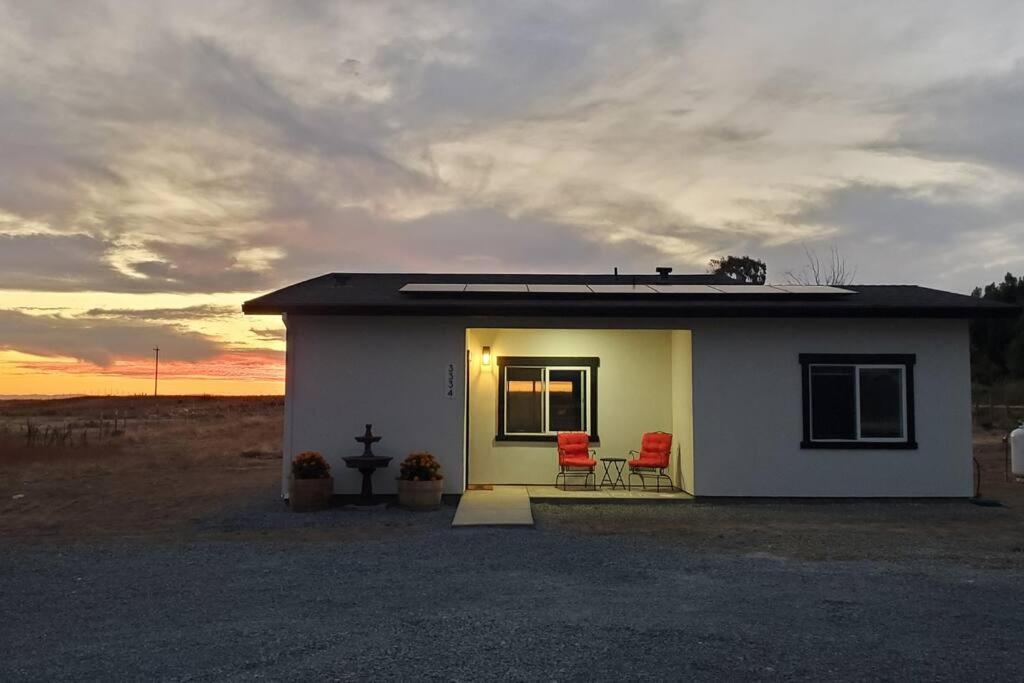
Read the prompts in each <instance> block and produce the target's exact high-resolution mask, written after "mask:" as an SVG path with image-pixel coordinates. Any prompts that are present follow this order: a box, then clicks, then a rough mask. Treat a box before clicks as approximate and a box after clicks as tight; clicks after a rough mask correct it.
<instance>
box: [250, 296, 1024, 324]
mask: <svg viewBox="0 0 1024 683" xmlns="http://www.w3.org/2000/svg"><path fill="white" fill-rule="evenodd" d="M242 313H243V314H245V315H281V314H284V313H289V314H293V315H365V316H403V315H405V316H431V317H433V316H490V317H498V318H502V317H541V318H546V317H573V318H579V317H594V316H602V315H605V316H607V315H611V316H616V317H620V318H665V317H676V318H824V317H829V318H835V317H840V318H912V319H960V320H972V319H982V318H1012V317H1016V316H1019V315H1020V314H1021V309H1020V308H1019V307H1016V306H998V307H996V306H985V307H977V308H965V307H957V306H953V307H907V306H892V307H886V306H877V307H849V306H834V307H829V308H826V307H820V308H818V307H808V306H806V305H794V306H772V307H770V308H769V307H765V306H758V305H748V306H744V305H732V306H728V307H710V306H701V307H687V306H662V307H656V308H655V307H646V308H638V307H633V306H621V305H620V306H607V305H605V306H569V307H565V308H561V309H559V310H552V309H551V308H548V307H541V308H537V307H532V306H528V305H526V306H516V307H509V306H498V307H496V306H494V304H493V303H491V304H487V303H483V302H482V303H481V304H479V305H465V304H437V305H432V306H410V305H408V304H394V305H386V304H362V305H360V304H349V305H338V304H307V305H281V304H273V303H263V302H260V301H259V300H253V301H247V302H245V303H244V304H243V305H242Z"/></svg>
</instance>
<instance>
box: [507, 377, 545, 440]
mask: <svg viewBox="0 0 1024 683" xmlns="http://www.w3.org/2000/svg"><path fill="white" fill-rule="evenodd" d="M505 373H506V374H505V410H506V413H505V415H506V417H505V431H506V432H507V433H508V434H537V433H539V432H542V431H544V419H543V410H544V370H543V368H505Z"/></svg>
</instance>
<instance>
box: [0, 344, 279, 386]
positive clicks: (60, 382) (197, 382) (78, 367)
mask: <svg viewBox="0 0 1024 683" xmlns="http://www.w3.org/2000/svg"><path fill="white" fill-rule="evenodd" d="M152 393H153V359H151V358H150V359H143V358H130V359H127V358H122V359H117V360H115V361H114V363H112V364H111V365H109V366H107V367H100V366H97V365H93V364H91V363H86V362H82V361H79V360H76V359H73V358H42V357H39V356H31V355H27V354H22V353H16V352H9V351H8V352H0V396H19V395H65V394H91V395H130V394H147V395H148V394H152ZM159 393H160V394H167V395H170V394H229V395H255V394H273V395H280V394H283V393H284V354H283V353H280V352H275V351H269V350H253V351H241V350H239V351H227V352H224V353H222V354H219V355H217V356H214V357H212V358H209V359H205V360H201V361H195V362H189V361H173V360H171V361H164V360H163V359H161V361H160V383H159Z"/></svg>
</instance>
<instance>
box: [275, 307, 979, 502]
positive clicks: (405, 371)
mask: <svg viewBox="0 0 1024 683" xmlns="http://www.w3.org/2000/svg"><path fill="white" fill-rule="evenodd" d="M551 324H552V321H550V320H547V319H517V320H509V319H498V318H494V319H487V318H479V317H475V318H432V317H427V318H389V317H380V318H341V317H328V316H325V317H316V316H308V317H304V316H290V317H289V321H288V344H289V352H288V382H287V383H288V391H289V397H288V400H287V402H286V422H287V424H286V430H285V436H286V440H285V445H284V450H285V456H286V460H285V472H287V462H288V460H289V459H290V458H291V456H292V455H294V454H295V453H297V452H299V451H301V450H306V449H314V450H319V451H321V452H322V453H324V454H325V455H327V456H328V458H329V459H330V460H331V462H332V466H333V467H334V474H335V475H336V485H335V488H336V491H338V492H339V493H340V492H356V491H357V490H358V475H357V473H355V472H353V471H351V470H345V469H344V467H343V465H342V463H341V461H340V457H341V456H342V455H347V454H350V453H351V454H356V453H358V452H359V445H358V444H356V443H355V442H354V441H353V440H352V438H353V437H354V436H355V435H357V434H360V433H361V432H362V431H363V424H364V423H365V422H368V421H372V422H373V423H374V429H375V431H377V432H378V433H380V434H381V435H383V437H384V440H383V441H381V442H380V444H379V445H378V448H377V449H376V450H377V451H378V452H380V453H381V454H385V455H393V456H395V457H396V458H401V457H404V456H405V455H406V454H407V453H408V452H409V451H412V450H416V449H428V450H430V451H432V452H433V453H434V454H435V455H436V456H438V458H439V459H440V460H441V462H442V465H443V466H444V470H445V474H446V483H445V491H446V492H449V493H458V492H461V491H462V490H463V481H464V479H463V477H464V472H463V464H462V463H463V453H464V445H463V444H464V435H465V432H464V421H463V420H464V403H463V396H464V391H465V385H464V384H463V382H464V370H465V350H466V344H467V340H466V336H467V335H466V330H467V329H469V328H486V327H544V326H548V325H551ZM557 324H559V325H563V326H568V327H572V328H577V329H600V328H631V329H643V328H647V329H664V330H689V331H690V332H691V335H690V341H691V344H692V381H693V393H692V406H690V409H691V410H692V416H693V417H692V423H691V424H692V429H693V448H692V462H687V455H686V452H685V448H682V449H680V450H679V451H678V452H679V454H680V463H679V468H680V470H681V472H682V475H683V478H684V480H688V483H687V481H684V482H683V483H684V486H686V488H687V489H688V490H690V491H692V492H693V493H695V494H697V495H705V496H969V495H971V492H972V491H971V488H972V469H971V428H970V366H969V363H970V361H969V353H968V338H967V323H966V322H965V321H941V320H863V319H829V320H805V319H794V320H777V319H658V320H628V321H622V320H608V319H582V318H581V319H562V320H559V321H558V322H557ZM475 343H478V342H477V341H473V342H471V344H470V349H472V350H474V353H475V354H478V353H479V349H473V344H475ZM683 344H684V338H683V337H677V338H674V339H670V340H669V341H667V342H666V343H665V349H666V350H665V353H666V354H668V357H669V360H668V361H666V364H665V365H664V367H665V371H666V373H667V374H668V375H669V376H670V378H671V381H670V384H671V383H675V382H679V381H682V369H681V368H680V367H679V366H676V365H674V364H672V363H671V356H672V355H673V349H675V351H676V352H680V351H681V348H682V345H683ZM677 345H678V346H679V348H676V346H677ZM538 353H539V352H538ZM800 353H913V354H916V356H917V364H916V366H915V404H916V405H915V413H916V422H917V442H918V444H919V448H918V449H917V450H877V451H876V450H850V451H834V450H803V449H801V448H800V441H801V436H802V422H801V420H802V413H801V406H802V403H801V384H800V382H801V379H800V365H799V362H798V357H799V354H800ZM510 355H530V354H527V353H523V354H518V353H517V354H510ZM551 355H557V354H554V353H552V354H551ZM573 355H602V363H601V370H600V375H599V376H600V377H604V376H608V375H611V374H612V373H614V370H613V363H612V362H611V361H610V360H606V358H605V357H604V355H603V354H602V353H596V354H594V353H590V352H588V351H586V350H584V349H580V350H579V351H578V352H577V353H574V354H573ZM449 362H451V363H454V364H455V368H456V379H457V385H458V387H457V391H458V394H457V396H456V397H455V398H453V399H446V398H444V397H443V394H442V390H443V373H444V368H445V367H446V365H447V364H448V363H449ZM669 368H671V371H669ZM659 391H660V390H659ZM658 395H659V396H662V395H663V396H662V398H663V400H664V401H666V402H667V403H668V404H669V405H670V406H671V407H670V408H669V409H668V412H667V413H666V414H664V415H662V414H661V413H660V412H658V411H659V410H660V409H649V410H646V411H645V414H649V415H653V414H657V417H656V419H658V420H662V421H663V422H664V424H660V423H659V424H658V425H654V424H653V423H652V425H651V426H650V427H648V426H646V425H645V426H642V427H641V426H640V425H639V422H638V423H637V429H631V430H629V431H630V432H631V433H632V432H634V431H636V432H637V433H639V431H643V430H645V429H666V430H670V431H673V433H675V434H677V435H681V432H683V431H684V427H683V426H682V425H681V421H685V417H684V416H685V411H686V409H687V407H686V406H685V402H683V403H680V401H679V400H678V399H676V398H674V397H673V392H672V391H671V386H670V388H669V389H668V390H666V391H662V392H661V393H659V394H658ZM605 398H606V397H605V396H604V395H602V396H601V397H600V399H601V408H600V410H601V418H600V420H601V432H602V434H601V437H602V440H604V439H605V438H610V437H606V436H605V427H604V425H605V424H607V422H606V421H607V420H608V413H607V411H608V406H607V404H606V403H605ZM490 434H491V438H493V429H492V431H491V432H490ZM634 440H635V439H634ZM677 445H680V440H679V439H677ZM603 446H607V447H609V448H611V447H612V444H610V443H608V444H603ZM635 447H636V446H635V445H628V444H626V443H622V444H618V443H616V444H615V446H614V448H615V449H616V450H621V449H622V448H626V449H628V448H635ZM688 468H692V472H688ZM396 473H397V463H393V464H392V467H391V470H390V471H388V472H382V473H379V474H378V475H377V476H376V478H375V484H376V485H377V490H379V491H382V492H388V491H392V490H393V488H394V482H393V478H394V476H395V474H396ZM471 475H473V469H472V468H471ZM473 476H474V477H475V475H473ZM552 476H553V475H552Z"/></svg>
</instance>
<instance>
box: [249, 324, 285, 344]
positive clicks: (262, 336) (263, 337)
mask: <svg viewBox="0 0 1024 683" xmlns="http://www.w3.org/2000/svg"><path fill="white" fill-rule="evenodd" d="M249 331H250V332H252V334H253V336H255V337H256V338H257V339H259V340H260V341H284V339H285V333H286V330H278V329H271V328H266V327H250V328H249Z"/></svg>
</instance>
